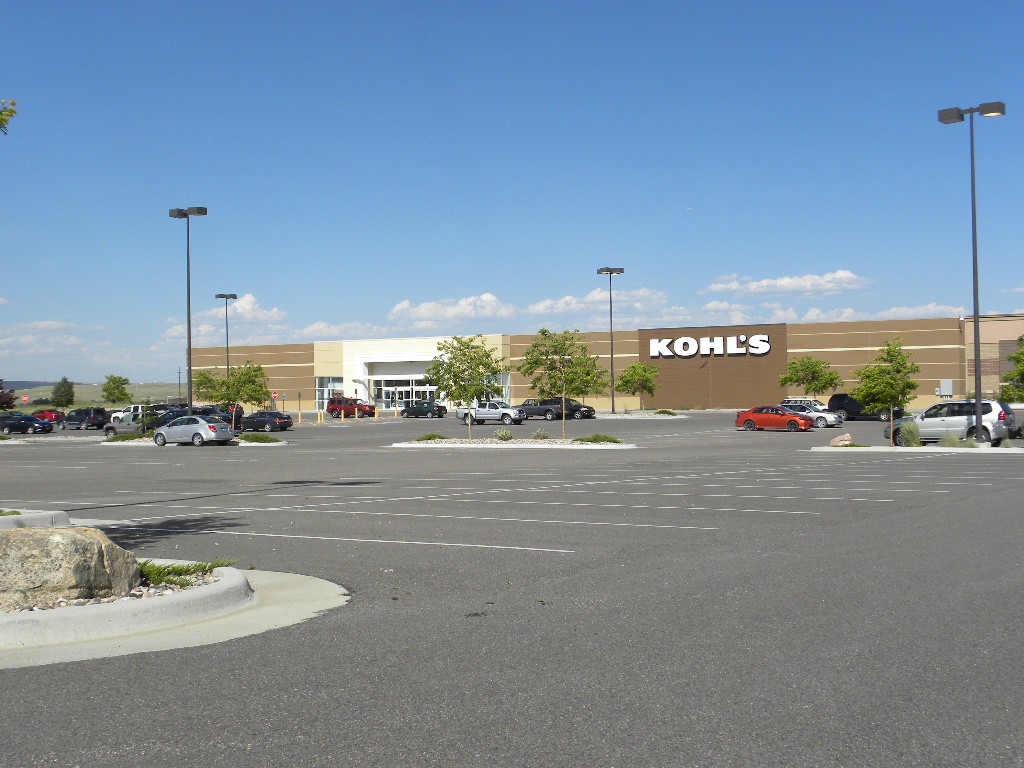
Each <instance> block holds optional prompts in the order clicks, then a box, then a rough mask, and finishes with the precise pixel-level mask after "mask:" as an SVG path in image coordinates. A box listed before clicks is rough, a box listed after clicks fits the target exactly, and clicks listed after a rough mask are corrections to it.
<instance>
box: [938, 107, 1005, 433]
mask: <svg viewBox="0 0 1024 768" xmlns="http://www.w3.org/2000/svg"><path fill="white" fill-rule="evenodd" d="M975 113H977V114H979V115H981V116H982V117H997V116H999V115H1005V114H1006V105H1005V104H1004V103H1003V102H1001V101H989V102H986V103H985V104H979V105H978V106H977V107H972V108H970V109H960V108H959V107H950V108H949V109H940V110H939V122H940V123H944V124H946V125H949V124H950V123H962V122H963V121H964V115H970V124H971V248H972V252H973V271H974V439H975V440H978V439H980V438H981V436H982V429H981V424H982V421H981V417H982V407H981V406H982V403H981V310H980V308H979V304H978V202H977V196H976V194H975V182H974V115H975Z"/></svg>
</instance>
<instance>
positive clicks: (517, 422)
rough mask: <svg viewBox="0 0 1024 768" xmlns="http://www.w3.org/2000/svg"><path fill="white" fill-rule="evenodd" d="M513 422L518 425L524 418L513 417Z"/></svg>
mask: <svg viewBox="0 0 1024 768" xmlns="http://www.w3.org/2000/svg"><path fill="white" fill-rule="evenodd" d="M512 423H513V424H515V425H517V426H518V425H519V424H522V423H523V420H522V419H512Z"/></svg>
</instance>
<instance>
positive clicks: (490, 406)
mask: <svg viewBox="0 0 1024 768" xmlns="http://www.w3.org/2000/svg"><path fill="white" fill-rule="evenodd" d="M455 417H456V418H458V419H462V423H463V424H469V423H471V422H472V423H473V424H483V423H484V422H488V421H491V422H497V421H500V422H501V423H502V424H522V423H523V422H524V421H525V420H526V411H524V410H523V409H522V408H518V407H514V406H511V405H509V404H508V403H506V402H504V401H503V400H484V401H482V402H479V403H477V404H476V407H474V408H459V409H458V410H457V411H456V412H455Z"/></svg>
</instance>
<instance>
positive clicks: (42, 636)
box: [0, 568, 256, 650]
mask: <svg viewBox="0 0 1024 768" xmlns="http://www.w3.org/2000/svg"><path fill="white" fill-rule="evenodd" d="M213 572H214V573H215V574H216V575H217V576H220V581H217V582H214V583H213V584H207V585H205V586H202V587H196V588H194V589H187V590H184V591H182V592H178V593H176V594H173V595H167V596H166V597H154V598H149V599H129V600H121V601H118V602H116V603H104V604H103V605H89V606H81V607H69V608H53V609H52V610H49V611H15V612H12V613H5V614H2V615H0V649H4V650H6V649H12V648H25V647H30V646H40V645H59V644H62V643H77V642H81V641H83V640H99V639H103V638H110V637H117V636H118V635H127V634H131V633H132V632H137V631H139V628H140V627H144V628H145V630H147V631H148V630H154V629H164V628H166V627H172V626H177V625H180V624H191V623H193V622H197V621H203V620H206V619H212V618H215V617H217V616H223V615H224V614H226V613H230V612H232V611H237V610H239V609H241V608H244V607H246V606H247V605H250V604H251V603H254V602H255V601H256V593H255V592H253V590H252V587H250V586H249V582H248V580H247V579H246V578H245V575H244V574H243V573H242V572H241V571H239V570H237V569H236V568H215V569H214V571H213Z"/></svg>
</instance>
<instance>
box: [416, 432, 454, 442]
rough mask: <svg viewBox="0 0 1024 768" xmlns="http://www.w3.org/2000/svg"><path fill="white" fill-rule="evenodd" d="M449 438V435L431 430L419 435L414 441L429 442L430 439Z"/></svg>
mask: <svg viewBox="0 0 1024 768" xmlns="http://www.w3.org/2000/svg"><path fill="white" fill-rule="evenodd" d="M448 439H449V438H448V436H447V435H439V434H437V432H430V433H429V434H426V435H421V436H420V437H417V438H416V439H415V440H413V442H414V443H425V442H427V441H429V440H448Z"/></svg>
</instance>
